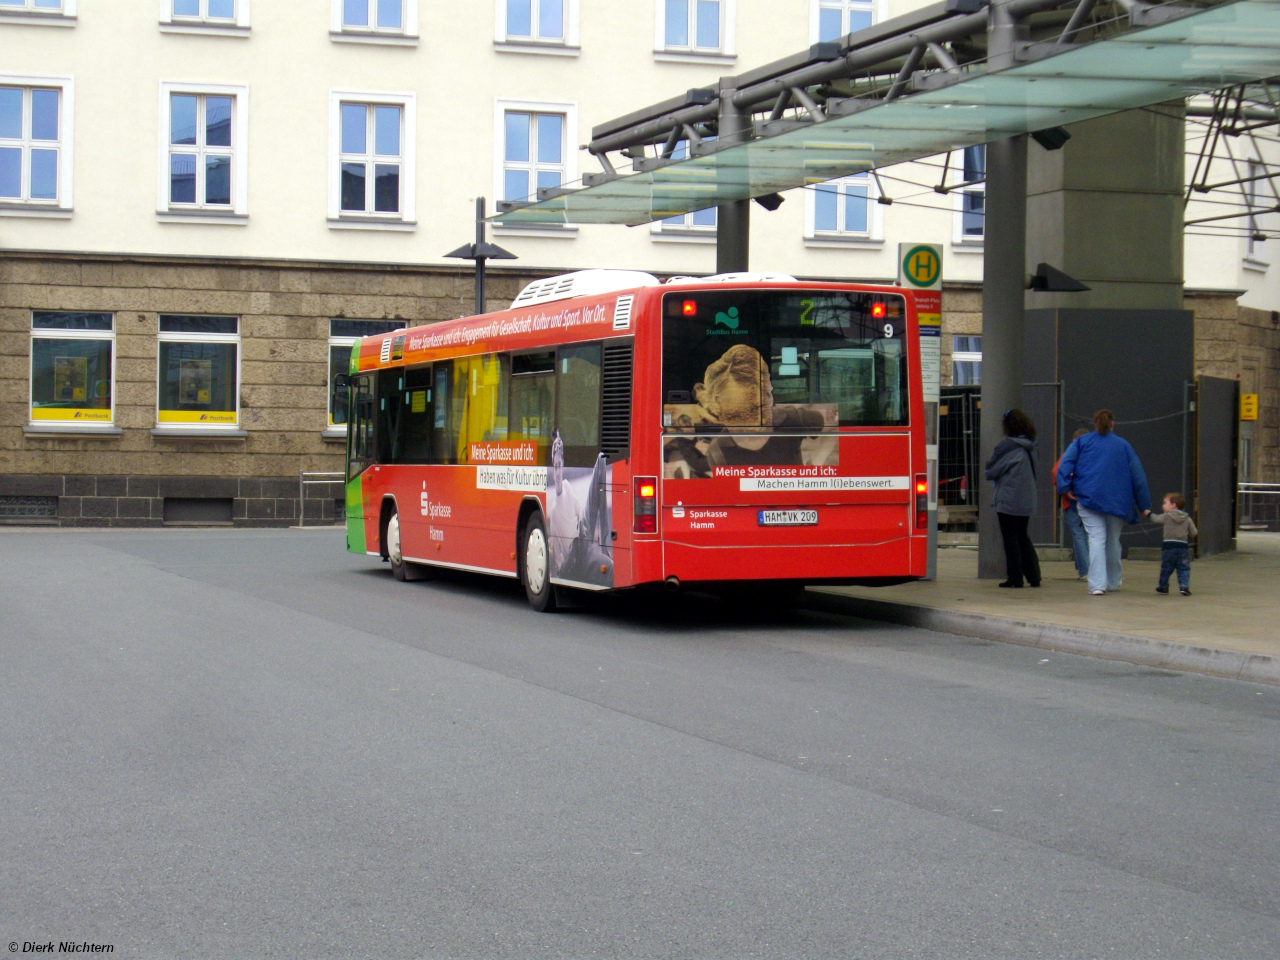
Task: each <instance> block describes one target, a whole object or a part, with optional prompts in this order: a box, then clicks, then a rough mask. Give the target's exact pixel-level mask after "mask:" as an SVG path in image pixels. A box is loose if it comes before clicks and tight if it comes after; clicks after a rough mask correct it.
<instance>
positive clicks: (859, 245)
mask: <svg viewBox="0 0 1280 960" xmlns="http://www.w3.org/2000/svg"><path fill="white" fill-rule="evenodd" d="M804 245H805V246H806V247H811V248H813V249H828V250H847V249H849V248H853V249H855V250H881V249H883V248H884V241H883V240H875V239H872V238H871V237H840V236H829V237H827V236H821V235H819V236H816V237H805V238H804Z"/></svg>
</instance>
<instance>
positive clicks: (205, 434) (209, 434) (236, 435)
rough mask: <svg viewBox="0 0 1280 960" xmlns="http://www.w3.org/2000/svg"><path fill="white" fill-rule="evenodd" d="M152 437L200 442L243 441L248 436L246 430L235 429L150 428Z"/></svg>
mask: <svg viewBox="0 0 1280 960" xmlns="http://www.w3.org/2000/svg"><path fill="white" fill-rule="evenodd" d="M151 435H152V436H153V437H178V438H183V439H191V438H192V437H195V438H197V439H200V440H228V439H230V440H243V439H244V438H245V437H247V436H249V432H248V431H247V430H240V429H238V428H236V427H152V428H151Z"/></svg>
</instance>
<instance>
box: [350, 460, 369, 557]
mask: <svg viewBox="0 0 1280 960" xmlns="http://www.w3.org/2000/svg"><path fill="white" fill-rule="evenodd" d="M347 549H348V550H349V551H350V552H352V553H358V554H360V555H361V556H363V555H364V554H365V553H367V552H368V550H367V548H366V546H365V540H364V474H360V476H358V477H356V478H355V479H354V480H348V481H347Z"/></svg>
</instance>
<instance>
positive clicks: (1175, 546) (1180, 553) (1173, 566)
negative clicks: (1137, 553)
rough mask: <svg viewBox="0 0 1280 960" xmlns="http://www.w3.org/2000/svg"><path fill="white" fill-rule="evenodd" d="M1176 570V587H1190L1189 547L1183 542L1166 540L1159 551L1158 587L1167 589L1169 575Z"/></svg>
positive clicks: (1183, 588) (1180, 588)
mask: <svg viewBox="0 0 1280 960" xmlns="http://www.w3.org/2000/svg"><path fill="white" fill-rule="evenodd" d="M1175 570H1177V571H1178V589H1179V590H1190V589H1191V548H1190V547H1188V546H1187V545H1186V544H1185V543H1178V542H1177V541H1175V540H1166V541H1165V544H1164V549H1163V550H1161V551H1160V589H1161V590H1168V589H1169V575H1170V574H1171V573H1173V571H1175Z"/></svg>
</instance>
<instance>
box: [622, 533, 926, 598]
mask: <svg viewBox="0 0 1280 960" xmlns="http://www.w3.org/2000/svg"><path fill="white" fill-rule="evenodd" d="M661 547H662V561H661V575H660V576H652V577H650V576H643V575H642V576H641V577H639V578H638V581H639V582H643V581H648V580H650V579H652V580H667V579H669V578H671V577H675V578H676V579H677V580H679V581H680V582H681V583H706V582H728V581H742V580H777V581H790V582H793V583H812V584H815V585H816V584H827V585H831V586H836V585H852V584H865V585H867V586H889V585H891V584H893V583H904V582H906V581H908V580H915V579H919V578H920V577H923V576H924V575H925V573H926V564H927V551H928V539H927V538H926V537H914V536H913V537H901V538H897V539H894V540H890V541H887V542H885V543H876V544H823V545H818V544H806V545H797V546H780V545H779V546H772V545H771V546H751V547H724V546H708V547H702V546H692V545H690V544H685V543H673V542H665V543H663V544H662V545H661ZM637 559H639V558H638V557H637ZM644 566H646V565H645V564H638V565H637V567H638V570H637V572H640V571H641V570H643V568H644ZM657 572H658V571H656V570H655V571H654V573H655V574H656V573H657Z"/></svg>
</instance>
